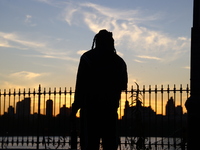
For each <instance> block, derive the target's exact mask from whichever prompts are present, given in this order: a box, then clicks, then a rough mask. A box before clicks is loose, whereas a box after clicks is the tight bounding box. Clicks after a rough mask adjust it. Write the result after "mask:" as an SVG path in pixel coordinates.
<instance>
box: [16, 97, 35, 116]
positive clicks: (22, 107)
mask: <svg viewBox="0 0 200 150" xmlns="http://www.w3.org/2000/svg"><path fill="white" fill-rule="evenodd" d="M30 112H31V98H30V97H27V98H24V100H22V101H19V102H17V106H16V115H17V116H18V117H27V116H29V115H30Z"/></svg>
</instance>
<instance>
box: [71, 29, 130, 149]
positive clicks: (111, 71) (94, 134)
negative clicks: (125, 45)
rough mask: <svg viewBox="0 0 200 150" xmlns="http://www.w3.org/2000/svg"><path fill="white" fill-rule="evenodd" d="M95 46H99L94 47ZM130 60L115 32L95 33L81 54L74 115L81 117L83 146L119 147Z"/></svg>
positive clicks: (89, 147) (73, 116)
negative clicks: (117, 47)
mask: <svg viewBox="0 0 200 150" xmlns="http://www.w3.org/2000/svg"><path fill="white" fill-rule="evenodd" d="M94 46H95V47H94ZM127 80H128V79H127V69H126V63H125V62H124V61H123V59H122V58H121V57H119V56H118V55H117V54H116V50H115V47H114V39H113V37H112V32H108V31H107V30H101V31H99V33H98V34H96V35H95V37H94V40H93V45H92V49H91V50H89V51H87V52H86V53H84V54H83V55H82V56H81V59H80V64H79V68H78V73H77V80H76V89H75V100H74V103H73V104H72V113H71V118H75V116H76V113H77V111H78V109H81V111H80V115H81V116H80V117H81V149H82V150H98V149H99V143H100V138H102V143H103V149H104V150H116V149H117V146H118V145H117V143H118V136H117V132H116V131H117V119H118V115H117V109H118V107H119V100H120V96H121V91H122V90H126V89H127Z"/></svg>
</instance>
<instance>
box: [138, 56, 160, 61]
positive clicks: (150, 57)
mask: <svg viewBox="0 0 200 150" xmlns="http://www.w3.org/2000/svg"><path fill="white" fill-rule="evenodd" d="M137 57H138V58H143V59H152V60H161V58H158V57H154V56H146V55H139V56H137Z"/></svg>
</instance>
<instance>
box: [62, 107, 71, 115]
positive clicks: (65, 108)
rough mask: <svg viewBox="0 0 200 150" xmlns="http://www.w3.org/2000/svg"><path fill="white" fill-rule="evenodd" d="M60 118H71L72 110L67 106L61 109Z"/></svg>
mask: <svg viewBox="0 0 200 150" xmlns="http://www.w3.org/2000/svg"><path fill="white" fill-rule="evenodd" d="M60 116H61V117H63V116H64V117H69V116H70V108H68V107H66V105H63V107H61V108H60Z"/></svg>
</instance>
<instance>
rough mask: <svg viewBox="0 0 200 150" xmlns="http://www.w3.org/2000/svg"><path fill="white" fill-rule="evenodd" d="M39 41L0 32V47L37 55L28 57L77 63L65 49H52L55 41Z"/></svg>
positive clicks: (46, 39)
mask: <svg viewBox="0 0 200 150" xmlns="http://www.w3.org/2000/svg"><path fill="white" fill-rule="evenodd" d="M42 39H43V40H41V39H40V41H33V40H31V39H29V38H26V37H23V36H22V35H20V34H19V33H5V32H0V47H6V48H15V49H20V50H34V51H36V52H37V53H38V52H39V54H38V55H30V56H31V57H33V56H34V57H43V58H52V59H60V60H69V61H78V59H76V58H74V57H71V56H70V52H69V51H66V50H65V49H57V48H55V49H54V46H53V45H52V43H53V42H51V41H55V39H49V38H45V37H43V38H42ZM24 56H28V55H24Z"/></svg>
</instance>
